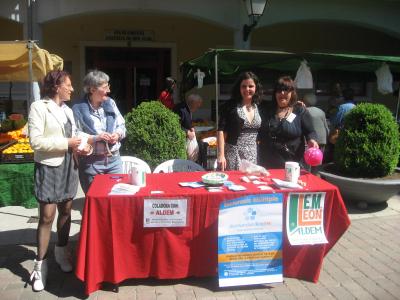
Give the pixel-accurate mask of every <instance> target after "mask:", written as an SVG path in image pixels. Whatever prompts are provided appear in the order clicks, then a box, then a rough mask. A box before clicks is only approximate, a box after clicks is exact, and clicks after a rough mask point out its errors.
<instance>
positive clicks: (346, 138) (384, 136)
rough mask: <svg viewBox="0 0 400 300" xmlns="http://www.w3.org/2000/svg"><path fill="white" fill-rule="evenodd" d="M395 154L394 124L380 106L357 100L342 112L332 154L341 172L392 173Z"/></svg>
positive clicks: (399, 148)
mask: <svg viewBox="0 0 400 300" xmlns="http://www.w3.org/2000/svg"><path fill="white" fill-rule="evenodd" d="M399 154H400V143H399V131H398V125H397V123H396V121H395V120H394V118H393V116H392V114H391V112H390V111H389V109H387V108H386V107H385V106H384V105H381V104H373V103H361V104H359V105H357V106H356V107H355V108H353V109H352V110H351V111H350V112H349V113H348V114H347V115H346V117H345V120H344V128H343V129H342V130H341V132H340V135H339V139H338V141H337V143H336V145H335V153H334V161H335V164H336V165H337V168H338V170H339V171H340V172H341V173H342V174H344V175H347V176H351V177H364V178H375V177H383V176H386V175H389V174H392V173H393V172H394V170H395V168H396V166H397V163H398V160H399Z"/></svg>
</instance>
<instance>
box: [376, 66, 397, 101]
mask: <svg viewBox="0 0 400 300" xmlns="http://www.w3.org/2000/svg"><path fill="white" fill-rule="evenodd" d="M375 74H376V80H377V82H376V83H377V85H378V91H379V92H380V93H381V94H383V95H385V94H390V93H393V76H392V73H391V72H390V69H389V66H388V65H387V64H386V63H382V65H381V66H380V67H379V69H377V70H376V71H375Z"/></svg>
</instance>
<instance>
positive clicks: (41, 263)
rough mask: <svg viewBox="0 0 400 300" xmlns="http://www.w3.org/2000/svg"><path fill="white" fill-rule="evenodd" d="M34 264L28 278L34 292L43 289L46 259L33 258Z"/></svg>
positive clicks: (45, 275) (45, 278)
mask: <svg viewBox="0 0 400 300" xmlns="http://www.w3.org/2000/svg"><path fill="white" fill-rule="evenodd" d="M34 262H35V265H34V267H33V272H32V274H31V277H30V280H31V282H32V288H33V290H34V291H35V292H40V291H42V290H44V287H45V285H46V280H47V260H46V259H43V260H36V259H35V260H34Z"/></svg>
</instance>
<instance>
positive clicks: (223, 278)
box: [218, 193, 283, 287]
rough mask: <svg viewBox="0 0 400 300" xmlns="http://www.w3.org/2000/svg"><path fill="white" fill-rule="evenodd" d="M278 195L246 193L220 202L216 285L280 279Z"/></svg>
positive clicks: (280, 237)
mask: <svg viewBox="0 0 400 300" xmlns="http://www.w3.org/2000/svg"><path fill="white" fill-rule="evenodd" d="M282 202H283V196H282V194H280V193H278V194H261V195H250V196H246V197H241V198H238V199H234V200H230V201H225V202H223V203H221V205H220V210H219V217H218V275H219V286H220V287H224V286H236V285H248V284H262V283H272V282H282V281H283V275H282V219H283V217H282Z"/></svg>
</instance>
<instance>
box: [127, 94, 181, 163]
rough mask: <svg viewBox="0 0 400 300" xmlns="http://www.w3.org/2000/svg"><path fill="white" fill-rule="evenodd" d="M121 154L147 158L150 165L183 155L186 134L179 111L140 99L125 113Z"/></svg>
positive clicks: (159, 103)
mask: <svg viewBox="0 0 400 300" xmlns="http://www.w3.org/2000/svg"><path fill="white" fill-rule="evenodd" d="M125 122H126V124H125V125H126V130H127V136H126V138H125V142H124V151H123V152H124V154H126V155H131V156H136V157H138V158H141V159H143V160H144V161H146V162H147V163H148V164H149V165H150V167H151V168H152V169H154V168H155V167H156V166H157V165H159V164H160V163H162V162H164V161H166V160H169V159H176V158H181V159H186V147H185V142H186V136H185V133H184V131H183V130H182V129H181V126H180V121H179V117H178V115H176V114H175V113H173V112H172V111H171V110H169V109H168V108H166V107H165V106H164V105H163V104H162V103H161V102H160V101H150V102H142V103H141V104H140V105H139V106H138V107H137V108H135V109H133V110H132V111H131V112H130V113H128V114H127V115H126V116H125Z"/></svg>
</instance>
